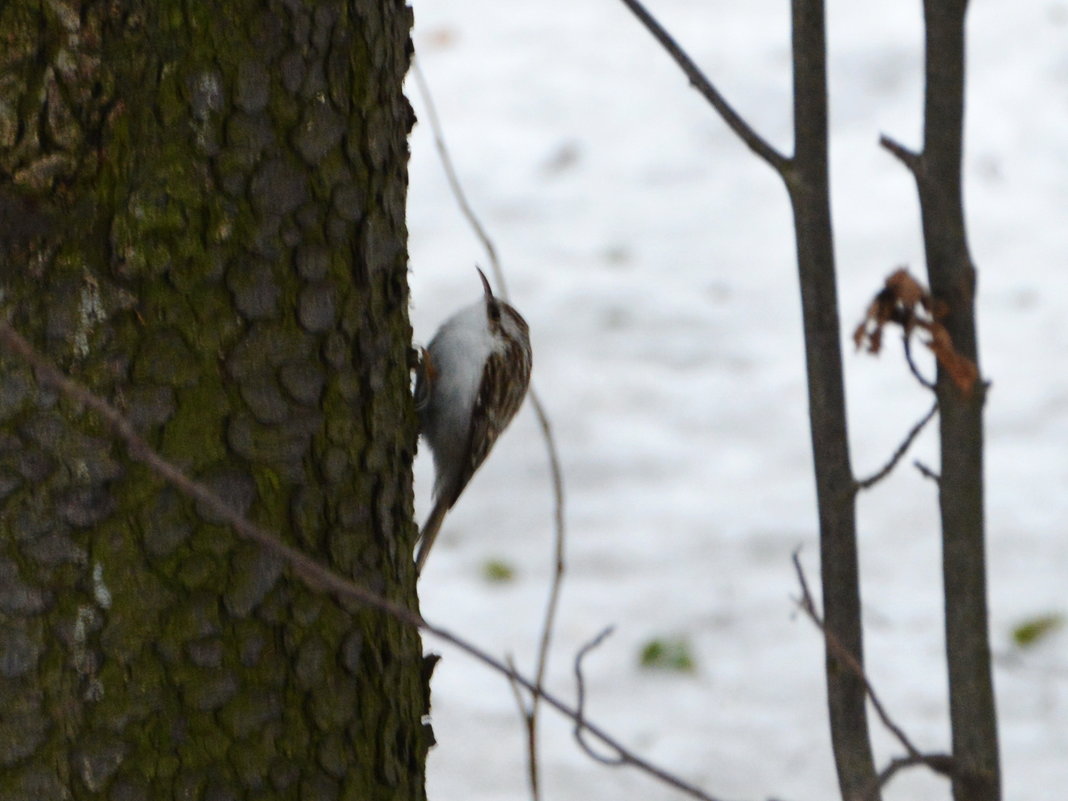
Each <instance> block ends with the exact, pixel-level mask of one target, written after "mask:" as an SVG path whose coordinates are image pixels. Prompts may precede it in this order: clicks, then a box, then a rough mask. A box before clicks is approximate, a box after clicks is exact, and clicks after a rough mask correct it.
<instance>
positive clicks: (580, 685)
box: [575, 626, 627, 766]
mask: <svg viewBox="0 0 1068 801" xmlns="http://www.w3.org/2000/svg"><path fill="white" fill-rule="evenodd" d="M613 630H614V627H613V626H609V627H608V628H606V629H605V630H604V631H602V632H601V633H600V634H598V635H597V636H596V637H594V638H593V639H592V640H590V641H589V642H588V643H586V644H585V645H584V646H582V647H581V648H580V649H579V652H578V653H577V654H575V693H576V696H577V697H576V700H575V710H576V711H577V712H578V715H577V717H576V718H575V741H576V742H577V743H578V744H579V747H581V748H582V750H583V751H585V752H586V753H587V754H588V755H589V757H590V758H591V759H595V760H597V761H598V762H600V763H601V764H602V765H613V766H615V765H625V764H627V759H626V757H625V756H624V755H623V754H621V753H619V752H618V751H617V752H616V754H615V756H604V755H602V754H598V753H597V752H596V751H594V750H593V748H591V747H590V744H589V743H587V742H586V739H585V738H584V737H583V736H582V730H583V726H582V720H583V717H584V716H585V714H586V681H585V679H584V677H583V675H582V660H583V659H585V658H586V654H588V653H589V652H590V651H592V650H593V649H594V648H596V647H597V646H598V645H600V644H601V643H602V642H604V641H605V639H606V638H607V637H608V635H610V634H611V633H612V632H613Z"/></svg>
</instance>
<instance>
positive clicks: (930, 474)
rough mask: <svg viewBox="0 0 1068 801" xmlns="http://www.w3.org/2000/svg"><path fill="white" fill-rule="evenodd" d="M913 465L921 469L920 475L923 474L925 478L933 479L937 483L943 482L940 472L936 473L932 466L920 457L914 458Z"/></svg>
mask: <svg viewBox="0 0 1068 801" xmlns="http://www.w3.org/2000/svg"><path fill="white" fill-rule="evenodd" d="M912 466H913V467H915V468H916V469H917V470H919V471H920V475H922V476H923V477H924V478H929V479H931V481H933V482H934V483H935V484H941V483H942V477H941V476H939V475H938V473H936V472H935V471H934V470H932V469H931V468H930V467H928V466H927V465H925V464H924V463H923V462H921V461H920V460H919V459H914V460H913V462H912Z"/></svg>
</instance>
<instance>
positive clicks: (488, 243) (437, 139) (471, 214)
mask: <svg viewBox="0 0 1068 801" xmlns="http://www.w3.org/2000/svg"><path fill="white" fill-rule="evenodd" d="M412 69H413V72H414V73H415V78H416V84H417V85H418V87H419V93H420V95H421V96H422V99H423V105H424V106H425V107H426V111H427V120H428V122H429V123H430V129H431V131H432V133H433V136H434V145H435V147H436V148H437V151H438V158H439V160H440V161H441V165H442V168H443V169H444V170H445V177H446V179H447V180H448V183H449V188H450V189H451V190H452V193H453V197H455V199H456V203H457V205H458V206H459V207H460V211H461V213H462V214H463V216H464V217H465V218H466V219H467V222H468V223H469V224H470V226H471V229H472V230H473V231H474V232H475V236H476V237H478V239H479V241H481V243H482V246H483V247H484V248H485V250H486V255H487V257H488V258H489V262H490V268H491V269H492V271H493V275H494V279H495V280H496V282H497V287H498V289H499V294H500V296H501V297H502V298H504V299H505V300H508V289H507V285H506V284H505V280H504V270H503V269H502V267H501V263H500V259H499V258H498V256H497V248H496V247H495V246H494V244H493V240H492V239H491V238H490V236H489V234H488V233H487V232H486V229H485V228H484V227H483V225H482V223H481V221H480V220H479V219H478V216H477V215H476V214H475V211H474V209H473V208H472V207H471V204H470V203H469V202H468V201H467V196H466V195H465V194H464V191H463V186H462V185H461V183H460V178H459V175H458V174H457V172H456V168H455V166H454V165H453V162H452V156H451V154H450V153H449V148H448V146H447V145H446V144H445V135H444V132H443V129H442V125H441V120H440V119H439V118H438V114H437V110H436V108H435V107H434V99H433V97H432V96H431V93H430V86H429V84H428V83H427V80H426V77H425V76H424V75H423V71H422V70H421V69H420V67H419V62H418V61H417V60H416V59H414V58H413V59H412ZM528 396H529V398H530V405H531V408H532V409H533V410H534V416H535V417H536V418H537V419H538V425H539V426H540V427H541V432H542V437H543V438H544V440H545V449H546V451H547V453H548V457H549V474H550V476H551V478H552V487H553V510H554V512H553V519H554V521H555V529H554V537H553V573H552V579H551V581H550V584H549V597H548V599H547V600H546V603H545V614H544V617H543V619H542V629H541V637H540V639H539V644H538V659H537V665H536V667H535V671H534V684H535V685H536V686H537V687H538V688H540V687H542V686H543V684H544V681H545V671H546V669H547V667H548V664H549V652H550V646H551V644H552V636H553V632H554V631H555V627H556V612H557V609H558V608H559V606H560V589H561V587H562V585H563V579H564V572H565V560H564V552H565V543H566V541H567V535H566V531H567V530H566V527H565V516H564V477H563V475H564V474H563V468H562V467H561V466H560V456H559V454H558V453H557V449H556V439H555V437H553V433H552V425H551V423H550V421H549V415H548V413H547V412H546V411H545V407H544V405H543V404H542V402H541V397H540V396H539V395H538V393H537V391H536V390H535V388H534V387H533V386H531V387H530V390H529V391H528ZM539 694H540V693H539V692H538V691H537V690H535V692H534V694H533V696H532V698H531V702H530V706H529V708H528V707H527V706H526V705H524V707H523V709H524V713H523V719H524V722H525V725H526V729H527V734H528V737H529V738H530V742H529V744H528V745H529V750H530V787H531V795H532V796H533V798H534V800H535V801H537V799H538V797H539V789H538V770H537V758H538V757H537V754H538V745H537V736H538V696H539Z"/></svg>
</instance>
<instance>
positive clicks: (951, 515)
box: [913, 0, 1001, 801]
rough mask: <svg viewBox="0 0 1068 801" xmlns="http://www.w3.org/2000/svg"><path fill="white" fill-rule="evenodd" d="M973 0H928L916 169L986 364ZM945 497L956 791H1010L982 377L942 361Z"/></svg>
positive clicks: (941, 289)
mask: <svg viewBox="0 0 1068 801" xmlns="http://www.w3.org/2000/svg"><path fill="white" fill-rule="evenodd" d="M966 8H967V3H966V2H965V0H924V20H925V23H926V91H925V98H924V141H923V152H922V153H921V154H920V156H919V168H918V169H913V173H914V174H915V175H916V178H917V185H918V188H919V195H920V209H921V215H922V222H923V235H924V245H925V251H926V258H927V271H928V278H929V282H930V285H931V294H932V296H933V297H934V299H935V301H936V302H939V303H940V304H944V308H945V309H946V310H947V314H946V315H945V317H944V319H943V320H942V323H943V324H944V325H945V327H946V330H947V331H948V332H949V334H950V336H951V337H952V339H953V345H954V347H955V348H956V349H957V351H958V352H959V353H960V354H961V355H962V356H965V357H967V358H969V359H971V360H972V361H973V362H975V364H976V365H977V366H978V364H979V356H978V345H977V339H976V327H975V268H974V266H973V264H972V260H971V255H970V253H969V251H968V240H967V234H966V231H965V224H964V209H963V200H962V182H961V163H962V157H963V136H964V74H965V66H964V58H965V48H964V19H965V11H966ZM937 394H938V402H939V412H940V414H939V420H940V434H941V442H942V448H941V453H942V455H941V471H940V480H939V485H938V486H939V506H940V511H941V518H942V547H943V554H942V563H943V579H944V582H945V610H946V651H947V656H948V665H949V696H950V704H949V706H950V720H951V724H952V730H953V755H954V757H955V758H956V760H957V763H958V764H959V765H960V773H959V775H958V776H956V777H954V781H953V797H954V799H955V801H998V799H1000V797H1001V788H1000V784H1001V782H1000V768H999V764H998V762H999V760H998V735H997V715H996V709H995V703H994V690H993V679H992V675H991V667H990V641H989V632H988V627H989V623H988V618H987V606H986V603H987V602H986V599H987V589H986V558H985V538H984V517H983V504H984V501H983V419H982V413H983V402H984V399H985V395H986V386H985V383H984V382H982V381H981V380H980V382H978V384H977V385H976V387H975V388H974V389H973V391H972V392H971V393H969V394H964V393H962V392H961V391H960V390H959V389H958V388H957V386H956V385H955V384H954V382H953V381H952V380H951V378H950V376H949V375H948V374H947V373H946V371H945V370H944V369H943V368H942V367H941V366H939V370H938V381H937Z"/></svg>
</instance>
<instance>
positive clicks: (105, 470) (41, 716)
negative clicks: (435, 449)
mask: <svg viewBox="0 0 1068 801" xmlns="http://www.w3.org/2000/svg"><path fill="white" fill-rule="evenodd" d="M410 25H411V18H410V11H409V9H407V8H406V7H405V6H404V4H403V2H402V1H401V0H394V1H393V2H385V3H382V2H376V1H375V0H333V1H332V2H331V0H324V2H311V0H307V2H305V0H234V2H227V3H196V2H180V1H179V0H151V2H149V1H148V0H144V1H143V2H138V1H137V0H49V2H38V0H10V2H5V3H0V42H2V47H0V292H2V299H0V304H2V313H3V314H5V315H6V316H7V317H8V318H9V319H11V321H12V322H13V324H15V325H16V327H18V328H19V329H20V330H21V331H22V332H23V333H25V334H27V335H29V336H30V338H31V339H33V340H34V341H35V342H36V344H37V345H38V346H40V347H42V348H43V349H44V350H45V351H46V352H48V353H49V354H50V355H51V357H52V358H53V359H54V360H55V361H56V362H58V363H59V364H60V365H61V366H62V367H63V368H64V369H65V370H66V371H68V372H69V373H71V374H72V375H73V376H75V377H76V378H77V379H78V380H80V381H82V382H84V383H86V384H88V385H89V386H90V387H91V388H92V389H94V390H95V391H96V392H98V393H100V394H101V395H103V396H105V397H106V398H108V399H110V400H111V401H112V402H114V403H116V404H118V405H120V406H122V407H124V408H125V409H126V410H127V411H128V413H129V415H130V416H131V418H132V419H133V420H134V421H135V422H136V424H137V425H138V426H139V427H140V428H141V430H142V431H144V432H145V433H146V435H147V436H148V437H149V439H150V441H151V442H152V443H153V444H154V445H156V446H157V447H158V448H159V449H160V450H161V451H162V453H163V454H164V455H165V456H166V457H168V458H170V459H172V460H173V461H176V462H177V463H179V464H180V465H181V466H183V467H184V468H185V469H186V470H187V471H188V472H189V473H191V474H192V475H193V476H195V477H197V478H200V479H202V480H204V481H205V482H207V483H208V484H209V485H211V486H212V487H213V488H214V489H216V490H217V491H218V492H220V493H221V494H223V495H224V496H225V497H226V498H227V499H228V500H229V501H230V502H231V504H233V505H234V506H236V507H238V508H240V509H242V510H245V511H247V513H248V514H249V515H250V516H252V517H253V518H254V519H256V520H257V521H258V522H260V523H263V524H265V525H266V526H268V527H270V528H272V529H274V530H276V531H278V532H280V533H282V535H283V536H284V537H285V538H286V539H288V540H289V541H291V542H293V543H295V544H297V545H299V547H301V548H303V549H305V550H306V551H308V552H309V553H311V554H314V555H317V556H319V557H321V558H322V559H323V560H325V561H327V562H329V563H330V564H331V565H333V566H334V567H335V568H336V569H338V570H339V571H341V572H342V573H344V574H346V575H350V576H354V577H356V578H358V579H359V580H360V581H361V582H363V583H366V584H368V585H370V586H372V587H374V588H375V589H377V590H379V591H380V592H382V593H384V594H386V595H388V596H390V597H392V598H395V599H398V600H401V601H402V602H405V603H408V604H410V605H412V606H413V607H414V605H415V593H414V586H415V584H414V578H415V577H414V572H413V567H412V560H411V545H412V540H413V537H414V535H415V531H414V528H413V526H412V524H411V520H412V500H411V495H410V487H411V481H410V466H411V458H412V455H413V452H414V447H415V420H414V415H413V413H412V409H411V403H410V396H409V390H408V367H407V363H408V349H409V342H410V328H409V325H408V320H407V282H406V274H405V270H406V244H405V236H406V231H405V225H404V200H405V186H406V159H407V146H406V136H407V132H408V129H409V127H410V124H411V120H412V118H411V113H410V109H409V107H408V105H407V103H406V101H405V100H404V98H403V96H402V94H401V81H402V79H403V76H404V73H405V71H406V69H407V64H408V55H409V39H408V35H409V29H410ZM426 705H427V697H426V685H425V681H424V678H423V676H422V659H421V646H420V642H419V638H418V636H417V634H416V632H415V631H413V630H412V629H410V628H407V627H404V626H402V625H401V624H399V623H397V622H395V621H393V620H391V619H388V618H386V617H384V616H383V615H381V614H377V613H372V612H369V611H367V610H364V609H359V608H350V609H346V608H342V607H341V605H339V604H337V603H335V602H334V601H332V600H330V599H328V598H324V597H321V596H318V595H315V594H313V593H311V592H309V591H307V590H306V589H304V588H303V587H302V586H301V585H300V584H299V583H298V582H296V581H294V580H292V579H291V578H290V577H289V576H287V575H286V574H285V572H284V571H283V570H282V568H281V566H280V564H279V563H278V562H277V561H275V560H274V559H271V558H268V557H266V556H265V555H264V554H263V553H261V552H260V551H258V550H257V549H256V548H255V547H253V546H251V545H250V544H248V543H245V542H239V541H237V540H236V539H235V537H234V536H233V535H232V534H231V532H229V531H228V530H227V529H226V528H225V527H223V526H221V525H219V523H218V521H217V520H214V519H212V517H211V515H210V514H209V513H207V512H206V511H205V510H199V509H197V508H196V507H195V506H193V505H191V504H190V503H188V502H186V501H185V500H184V499H182V498H181V497H179V496H177V495H176V494H175V493H174V492H173V491H172V490H170V489H168V488H165V487H163V486H162V485H161V484H160V482H159V481H157V480H156V479H155V478H153V477H152V476H151V475H149V474H148V473H147V471H146V470H145V469H144V468H142V467H140V466H138V465H136V464H134V463H132V462H130V461H129V460H128V459H127V458H126V456H125V454H124V453H123V452H122V450H121V448H119V447H118V446H116V445H114V444H113V443H112V442H111V441H110V439H109V438H108V436H107V434H106V432H105V431H104V430H103V428H102V426H101V425H100V423H99V421H96V420H93V419H92V418H91V417H87V416H85V415H83V414H82V413H81V410H79V409H77V408H74V407H73V406H72V405H71V404H70V403H68V402H67V401H66V400H64V399H60V398H57V397H56V395H55V394H54V393H52V392H49V391H46V390H42V389H41V388H40V387H38V385H37V384H36V383H35V380H34V376H33V375H32V373H31V372H30V371H29V370H27V369H26V368H25V367H24V366H22V365H21V364H18V363H16V362H14V361H12V360H11V359H10V358H9V357H7V356H3V355H2V354H0V799H30V798H34V799H37V798H41V799H46V798H47V799H64V798H108V799H112V801H120V799H121V800H123V801H135V800H136V799H162V798H166V799H171V798H211V799H223V798H234V799H236V798H257V799H268V798H297V797H299V798H315V799H319V798H322V799H327V798H329V799H335V798H344V799H360V800H361V801H367V800H368V799H387V798H388V799H422V798H424V797H425V792H424V789H423V765H424V760H425V754H426V748H427V739H428V734H427V733H426V732H425V731H424V729H423V727H422V725H421V723H420V719H421V715H422V714H423V713H424V712H425V710H426Z"/></svg>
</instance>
